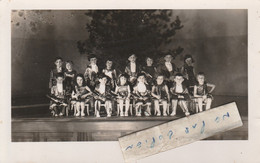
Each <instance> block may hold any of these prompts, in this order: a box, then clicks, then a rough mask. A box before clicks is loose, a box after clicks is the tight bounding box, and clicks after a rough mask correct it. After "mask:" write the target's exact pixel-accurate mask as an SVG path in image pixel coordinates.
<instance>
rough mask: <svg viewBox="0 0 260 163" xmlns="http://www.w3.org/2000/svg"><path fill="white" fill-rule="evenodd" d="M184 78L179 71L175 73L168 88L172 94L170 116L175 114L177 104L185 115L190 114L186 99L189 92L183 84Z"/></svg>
mask: <svg viewBox="0 0 260 163" xmlns="http://www.w3.org/2000/svg"><path fill="white" fill-rule="evenodd" d="M183 81H184V78H183V76H182V74H181V73H177V74H176V75H175V78H174V83H173V86H172V87H171V88H170V93H171V95H172V113H171V116H175V115H176V109H177V105H178V104H179V105H180V107H181V108H182V110H183V112H184V113H185V115H186V116H188V115H190V113H189V110H188V107H187V104H186V102H187V100H188V99H189V93H188V89H187V87H186V86H185V85H184V84H183Z"/></svg>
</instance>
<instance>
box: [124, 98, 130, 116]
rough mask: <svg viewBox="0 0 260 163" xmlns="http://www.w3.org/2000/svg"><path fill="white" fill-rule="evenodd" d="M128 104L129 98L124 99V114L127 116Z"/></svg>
mask: <svg viewBox="0 0 260 163" xmlns="http://www.w3.org/2000/svg"><path fill="white" fill-rule="evenodd" d="M129 106H130V100H129V99H126V100H125V116H128V111H129Z"/></svg>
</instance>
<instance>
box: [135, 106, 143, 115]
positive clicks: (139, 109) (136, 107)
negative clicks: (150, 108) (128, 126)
mask: <svg viewBox="0 0 260 163" xmlns="http://www.w3.org/2000/svg"><path fill="white" fill-rule="evenodd" d="M142 105H143V103H142V102H138V103H137V104H136V105H135V109H136V116H139V117H140V116H141V107H142Z"/></svg>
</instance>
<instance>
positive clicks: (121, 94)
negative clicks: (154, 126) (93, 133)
mask: <svg viewBox="0 0 260 163" xmlns="http://www.w3.org/2000/svg"><path fill="white" fill-rule="evenodd" d="M127 80H128V75H127V74H121V75H120V76H119V83H118V85H117V86H116V89H115V94H117V95H118V97H117V101H118V103H119V108H120V116H128V110H129V105H130V95H131V90H130V86H129V84H128V83H127ZM124 103H125V114H124V111H123V107H124Z"/></svg>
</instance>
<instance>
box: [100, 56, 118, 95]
mask: <svg viewBox="0 0 260 163" xmlns="http://www.w3.org/2000/svg"><path fill="white" fill-rule="evenodd" d="M112 66H113V61H112V60H111V59H108V60H107V62H106V68H105V69H103V70H102V72H103V73H104V74H105V75H106V76H108V77H109V78H110V83H111V88H112V89H113V90H114V88H115V82H116V78H117V75H116V70H115V69H113V68H112Z"/></svg>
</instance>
